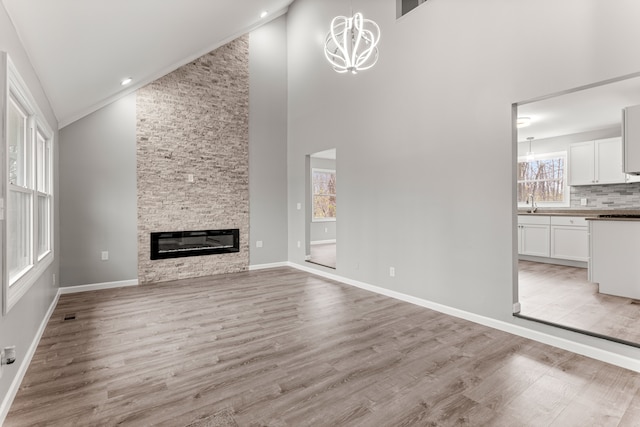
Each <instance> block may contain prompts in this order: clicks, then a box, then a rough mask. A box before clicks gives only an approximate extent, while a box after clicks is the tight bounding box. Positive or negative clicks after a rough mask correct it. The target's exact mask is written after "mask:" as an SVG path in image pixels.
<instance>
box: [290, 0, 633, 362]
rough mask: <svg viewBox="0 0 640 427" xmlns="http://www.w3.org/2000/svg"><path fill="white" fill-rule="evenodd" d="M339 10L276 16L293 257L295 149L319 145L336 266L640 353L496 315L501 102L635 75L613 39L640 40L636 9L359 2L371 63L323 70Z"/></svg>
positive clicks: (311, 4)
mask: <svg viewBox="0 0 640 427" xmlns="http://www.w3.org/2000/svg"><path fill="white" fill-rule="evenodd" d="M343 11H344V3H343V2H342V1H340V0H331V1H324V2H318V1H313V0H297V1H296V2H294V3H293V5H292V7H291V8H290V10H289V17H288V35H289V37H288V46H289V52H288V54H289V70H288V73H289V92H288V94H289V105H288V107H289V146H288V157H289V160H288V162H289V177H288V182H289V202H290V203H289V214H290V215H289V247H290V253H289V257H290V260H291V261H292V262H295V263H298V264H300V265H303V263H304V250H303V249H298V248H297V247H296V241H298V240H301V239H302V238H303V237H304V232H305V224H304V216H300V215H296V208H295V203H296V202H298V201H301V200H303V197H304V194H305V188H304V185H305V184H304V183H305V179H304V178H305V177H304V174H305V160H304V158H305V155H306V154H308V153H311V152H315V151H319V150H322V149H323V148H325V144H326V142H327V141H331V142H332V145H335V146H336V148H337V150H338V152H339V153H340V154H339V160H340V171H339V177H340V187H339V197H340V202H339V203H340V213H339V216H340V225H341V226H340V228H339V229H338V241H339V242H340V251H339V252H338V260H337V265H338V268H337V270H336V274H339V275H340V276H343V277H346V278H349V279H354V280H359V281H363V282H366V283H370V284H373V285H377V286H380V287H383V288H387V289H390V290H394V291H398V292H402V293H404V294H408V295H412V296H415V297H419V298H423V299H426V300H429V301H433V302H436V303H440V304H444V305H446V306H449V307H453V308H457V309H461V310H465V311H468V312H471V313H475V314H477V315H481V316H486V317H488V318H491V319H497V320H499V321H503V322H507V323H512V324H516V325H521V326H523V327H525V328H529V329H532V330H533V329H535V330H538V331H544V332H546V333H549V334H551V335H555V336H558V337H563V338H567V339H570V340H573V341H576V342H580V343H587V344H589V345H593V346H594V347H599V348H605V349H611V350H612V351H615V352H618V353H620V354H626V355H631V356H632V357H636V358H638V357H640V350H638V349H634V348H631V347H627V346H623V345H618V344H615V343H610V342H605V341H603V340H597V339H595V338H591V337H588V336H584V335H580V334H574V333H571V332H568V331H562V330H559V329H556V328H552V327H549V326H546V325H539V324H535V323H533V322H527V321H524V320H521V319H517V318H514V317H513V316H512V303H513V302H514V300H515V299H514V298H515V296H516V295H515V293H516V291H515V288H514V277H515V274H514V273H515V262H514V259H515V255H514V254H515V244H516V239H515V230H516V228H515V215H514V208H515V193H514V188H515V186H514V172H515V169H514V168H515V158H516V147H515V144H514V143H513V141H512V129H511V123H512V104H513V103H515V102H519V101H524V100H528V99H534V98H536V97H539V96H542V95H545V94H549V93H555V92H559V91H562V90H565V89H568V88H573V87H578V86H581V85H585V84H589V83H592V82H598V81H602V80H605V79H608V78H612V77H616V76H621V75H625V74H629V73H632V72H636V71H638V70H640V56H638V55H634V54H632V52H631V50H629V49H627V48H625V47H624V45H623V44H622V43H621V40H640V26H638V25H637V24H636V22H635V20H636V19H635V17H637V16H639V15H640V3H638V2H637V1H635V0H622V1H617V2H602V1H599V0H565V1H562V2H558V1H556V0H540V1H536V2H509V1H504V0H487V1H483V2H478V1H475V0H458V1H429V2H426V3H425V4H423V5H421V6H419V7H418V8H416V9H415V10H414V11H412V12H411V13H410V14H407V15H406V16H404V17H402V18H401V19H399V20H397V21H396V19H395V4H394V3H393V2H386V1H382V0H375V1H371V2H366V7H365V10H364V13H365V17H367V18H371V19H373V20H375V21H377V23H378V24H379V25H380V28H381V29H382V38H381V44H380V60H379V62H378V64H377V65H376V66H375V67H374V68H373V69H371V70H368V71H365V72H362V73H359V74H358V75H356V76H353V75H349V74H336V73H335V72H334V71H333V70H332V69H331V68H330V66H329V65H328V64H327V63H326V60H325V58H324V56H323V55H322V54H321V49H322V41H321V40H322V37H321V35H324V34H326V31H327V23H328V22H330V20H331V19H332V18H333V17H334V16H335V15H336V14H339V13H343ZM537 27H543V28H544V31H529V30H528V29H531V28H537ZM381 233H383V234H381ZM382 235H383V236H384V240H383V242H384V244H382V245H381V244H379V242H380V241H381V236H382ZM399 248H400V250H399ZM390 266H393V267H395V272H396V274H395V277H389V274H388V272H389V267H390ZM306 267H310V266H309V265H306ZM358 267H359V268H358Z"/></svg>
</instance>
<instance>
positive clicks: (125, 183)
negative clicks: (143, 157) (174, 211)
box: [60, 94, 138, 286]
mask: <svg viewBox="0 0 640 427" xmlns="http://www.w3.org/2000/svg"><path fill="white" fill-rule="evenodd" d="M135 114H136V95H135V94H131V95H128V96H126V97H124V98H122V99H120V100H118V101H116V102H114V103H112V104H110V105H108V106H106V107H104V108H102V109H100V110H98V111H96V112H95V113H92V114H90V115H88V116H86V117H84V118H83V119H81V120H78V121H77V122H74V123H72V124H70V125H68V126H66V127H64V128H63V129H61V130H60V203H61V205H60V214H61V216H60V229H61V256H60V285H61V286H75V285H87V284H94V283H106V282H117V281H121V280H135V279H136V278H137V265H138V264H137V241H136V221H137V213H136V137H135V135H136V134H135V132H136V116H135ZM102 251H108V252H109V260H108V261H102V260H101V252H102Z"/></svg>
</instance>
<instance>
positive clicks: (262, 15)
mask: <svg viewBox="0 0 640 427" xmlns="http://www.w3.org/2000/svg"><path fill="white" fill-rule="evenodd" d="M268 14H269V11H268V10H263V11H262V13H261V14H260V18H264V17H265V16H267V15H268Z"/></svg>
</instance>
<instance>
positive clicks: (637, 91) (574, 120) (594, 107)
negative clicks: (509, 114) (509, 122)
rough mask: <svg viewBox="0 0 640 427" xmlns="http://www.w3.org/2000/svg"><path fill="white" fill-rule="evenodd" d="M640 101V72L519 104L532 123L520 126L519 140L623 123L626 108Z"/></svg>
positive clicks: (548, 136)
mask: <svg viewBox="0 0 640 427" xmlns="http://www.w3.org/2000/svg"><path fill="white" fill-rule="evenodd" d="M639 104H640V76H634V77H632V78H625V79H622V80H619V81H614V82H608V83H605V84H601V85H595V86H593V87H589V88H586V89H583V90H577V91H573V92H569V93H564V94H559V95H558V96H552V97H549V98H547V99H543V100H540V101H536V102H532V103H528V104H524V105H521V106H519V107H518V117H523V116H525V117H530V118H531V119H532V122H531V125H530V126H528V127H524V128H520V129H518V141H526V138H527V137H530V136H532V137H534V138H535V139H536V140H539V139H544V138H550V137H554V136H561V135H570V134H575V133H582V132H588V131H594V130H599V129H607V128H612V127H615V126H621V122H622V109H623V108H624V107H629V106H631V105H639Z"/></svg>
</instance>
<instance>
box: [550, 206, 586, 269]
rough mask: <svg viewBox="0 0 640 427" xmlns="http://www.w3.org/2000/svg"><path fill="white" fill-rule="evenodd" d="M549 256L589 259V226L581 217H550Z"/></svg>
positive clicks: (584, 260)
mask: <svg viewBox="0 0 640 427" xmlns="http://www.w3.org/2000/svg"><path fill="white" fill-rule="evenodd" d="M550 252H551V254H550V257H551V258H558V259H568V260H572V261H583V262H588V261H589V227H588V224H587V221H586V220H585V219H584V218H582V217H551V251H550Z"/></svg>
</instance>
